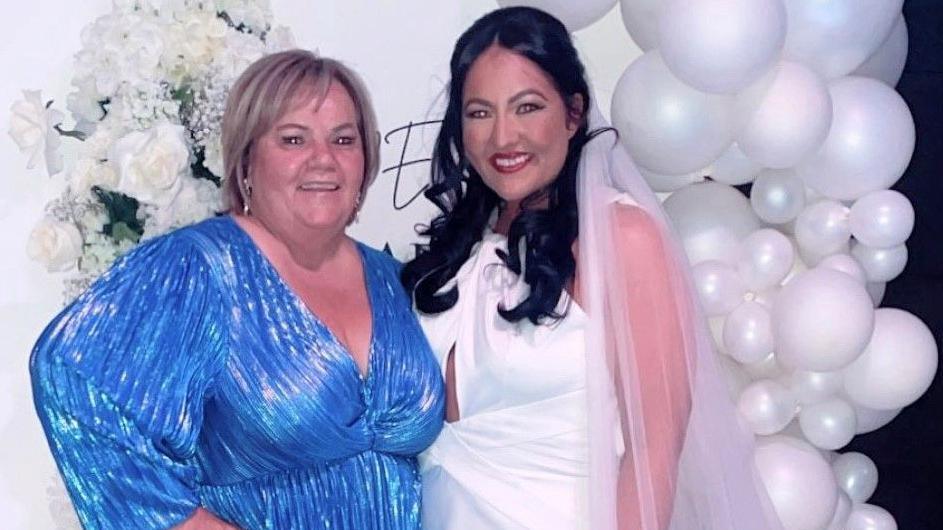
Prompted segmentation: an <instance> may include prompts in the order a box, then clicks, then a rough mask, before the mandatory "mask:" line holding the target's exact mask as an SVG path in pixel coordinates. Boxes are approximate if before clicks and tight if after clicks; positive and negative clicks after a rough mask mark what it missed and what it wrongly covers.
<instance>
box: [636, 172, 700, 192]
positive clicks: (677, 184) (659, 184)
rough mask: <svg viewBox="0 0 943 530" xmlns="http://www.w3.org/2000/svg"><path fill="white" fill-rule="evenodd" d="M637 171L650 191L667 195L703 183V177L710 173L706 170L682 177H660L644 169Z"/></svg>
mask: <svg viewBox="0 0 943 530" xmlns="http://www.w3.org/2000/svg"><path fill="white" fill-rule="evenodd" d="M638 170H639V173H641V174H642V177H644V178H645V182H647V183H648V185H649V187H651V188H652V191H656V192H659V193H669V192H672V191H676V190H680V189H681V188H683V187H685V186H687V185H688V184H694V183H695V182H703V181H704V175H707V174H708V173H710V172H709V171H707V170H702V171H694V172H692V173H686V174H684V175H661V174H659V173H655V172H654V171H650V170H648V169H645V168H644V167H639V168H638Z"/></svg>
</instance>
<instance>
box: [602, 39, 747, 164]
mask: <svg viewBox="0 0 943 530" xmlns="http://www.w3.org/2000/svg"><path fill="white" fill-rule="evenodd" d="M735 104H736V98H735V97H733V96H725V95H716V94H707V93H704V92H699V91H698V90H695V89H694V88H691V87H690V86H688V85H686V84H684V83H682V82H681V81H679V80H678V79H677V78H676V77H675V76H674V75H673V74H672V73H671V72H670V71H669V70H668V67H667V66H665V63H664V61H662V58H661V55H660V54H659V52H658V51H657V50H652V51H649V52H647V53H645V55H643V56H641V57H639V58H638V59H636V60H635V62H633V63H632V64H630V65H629V67H628V68H627V69H626V71H625V73H624V74H622V77H621V78H620V79H619V82H618V83H617V84H616V88H615V90H614V91H613V98H612V108H611V114H612V123H613V125H615V127H616V129H618V130H619V133H620V138H621V139H622V141H623V142H624V143H625V145H626V147H627V148H628V150H629V152H630V153H631V154H632V158H633V159H634V160H635V162H636V163H638V164H639V165H640V166H642V167H644V168H646V169H650V170H652V171H654V172H656V173H660V174H663V175H683V174H685V173H689V172H691V171H697V170H699V169H701V168H703V167H706V166H707V165H708V164H710V163H711V162H713V161H714V160H716V159H717V157H718V156H720V155H721V154H722V153H723V152H724V151H726V150H727V148H728V147H730V144H731V143H732V142H733V135H734V132H735V126H736V120H735V114H734V108H735Z"/></svg>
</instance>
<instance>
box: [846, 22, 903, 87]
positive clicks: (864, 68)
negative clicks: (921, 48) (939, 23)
mask: <svg viewBox="0 0 943 530" xmlns="http://www.w3.org/2000/svg"><path fill="white" fill-rule="evenodd" d="M907 48H908V38H907V23H906V22H905V21H904V15H900V16H898V17H897V22H896V23H895V24H894V29H892V30H891V34H890V35H889V36H888V37H887V39H885V40H884V43H883V44H881V46H880V47H879V48H878V49H877V51H876V52H874V53H873V54H872V55H871V57H869V58H868V60H867V61H865V62H864V64H862V65H861V66H859V67H858V68H857V69H855V71H854V72H852V75H860V76H864V77H871V78H874V79H877V80H879V81H883V82H884V83H887V85H888V86H895V85H897V82H898V81H900V76H901V74H903V73H904V65H905V64H906V63H907Z"/></svg>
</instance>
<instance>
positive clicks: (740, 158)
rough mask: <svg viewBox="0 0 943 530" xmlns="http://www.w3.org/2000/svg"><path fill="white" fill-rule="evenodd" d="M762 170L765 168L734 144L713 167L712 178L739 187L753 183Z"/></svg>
mask: <svg viewBox="0 0 943 530" xmlns="http://www.w3.org/2000/svg"><path fill="white" fill-rule="evenodd" d="M761 169H763V168H762V167H761V166H760V165H759V164H757V163H756V162H754V161H752V160H750V159H749V158H747V156H746V155H744V154H743V151H741V150H740V147H739V146H738V145H737V144H735V143H734V144H731V145H730V147H729V148H728V149H727V150H726V151H724V154H722V155H720V157H719V158H718V159H717V160H715V161H714V163H713V164H712V165H711V172H710V176H711V178H712V179H714V180H716V181H717V182H723V183H724V184H730V185H731V186H739V185H741V184H748V183H750V182H753V179H755V178H756V176H757V175H758V174H759V173H760V170H761Z"/></svg>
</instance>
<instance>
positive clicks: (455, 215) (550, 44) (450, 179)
mask: <svg viewBox="0 0 943 530" xmlns="http://www.w3.org/2000/svg"><path fill="white" fill-rule="evenodd" d="M493 44H496V45H498V46H501V47H503V48H506V49H508V50H510V51H513V52H515V53H518V54H520V55H522V56H524V57H526V58H527V59H529V60H531V61H532V62H534V63H535V64H537V66H539V67H540V68H541V69H542V70H543V71H544V72H546V73H547V75H548V76H549V77H550V78H551V79H552V80H553V83H554V85H555V87H556V89H557V91H558V92H559V93H560V95H561V96H562V97H563V100H564V102H565V105H566V107H567V109H568V111H570V110H571V107H572V106H573V103H574V102H581V106H582V108H578V109H573V110H572V111H573V112H578V113H579V116H580V118H581V123H580V125H579V128H578V130H577V131H576V134H574V135H573V137H572V138H571V139H570V142H569V146H568V151H567V156H566V160H565V161H564V163H563V168H562V169H561V170H560V174H559V175H558V176H557V178H556V179H554V181H553V183H551V184H550V185H549V186H548V188H546V189H543V190H539V191H538V192H536V193H535V194H533V195H532V196H530V197H528V198H525V199H524V200H523V201H521V211H520V213H519V214H518V215H517V216H516V217H515V218H514V220H513V222H512V223H511V227H510V230H509V233H508V252H506V253H505V252H501V251H499V252H498V255H499V257H500V258H501V260H502V261H503V262H504V263H505V265H506V266H507V267H508V268H510V269H511V270H512V271H514V273H516V274H521V268H522V267H521V258H522V256H521V249H522V248H523V251H524V256H523V258H524V262H525V263H526V267H524V281H525V282H526V283H527V285H528V286H529V287H530V294H529V296H528V297H527V298H526V299H524V300H523V301H521V302H520V303H519V304H518V305H517V306H515V307H511V308H506V307H500V306H499V307H498V308H497V309H498V312H499V313H500V314H501V316H502V317H503V318H504V319H505V320H508V321H510V322H517V321H520V320H521V319H524V318H527V319H528V320H530V321H531V322H533V323H534V324H540V323H541V322H544V321H546V320H548V319H549V320H557V319H560V318H562V317H563V316H564V315H563V314H560V313H558V312H557V311H556V307H557V304H558V303H559V300H560V296H561V294H562V293H563V289H564V288H565V287H566V284H567V283H568V282H569V281H570V280H571V279H572V278H573V276H574V273H575V271H576V260H575V258H574V257H573V251H572V246H573V242H574V241H575V240H576V237H577V235H578V232H579V230H578V220H579V214H578V212H577V203H576V172H577V167H578V165H579V159H580V153H581V151H582V149H583V146H584V145H585V144H586V142H587V141H589V140H590V139H591V137H592V136H593V135H592V134H590V133H589V132H588V130H587V123H586V121H587V120H586V114H587V112H586V111H587V109H589V108H590V107H589V105H590V99H589V97H590V95H589V87H588V85H587V83H586V77H585V68H584V67H583V63H582V62H580V59H579V56H578V54H577V52H576V48H574V46H573V42H572V40H571V39H570V35H569V33H568V32H567V30H566V27H564V25H563V24H562V23H561V22H560V21H559V20H557V19H556V18H554V17H552V16H551V15H549V14H547V13H544V12H543V11H540V10H537V9H533V8H528V7H510V8H504V9H498V10H496V11H492V12H491V13H488V14H487V15H485V16H483V17H482V18H480V19H478V21H476V22H475V23H474V24H472V26H471V27H470V28H468V30H467V31H465V33H463V34H462V36H461V37H459V39H458V42H457V43H456V44H455V50H454V51H453V52H452V59H451V62H450V69H451V75H452V80H451V83H450V85H449V89H448V104H447V107H446V110H445V117H444V118H443V121H442V128H441V129H440V131H439V136H438V138H437V139H436V143H435V149H434V151H433V154H432V182H431V185H430V186H429V188H428V189H427V190H426V191H425V196H426V198H428V199H429V200H430V201H432V202H433V203H434V204H435V205H436V206H437V207H438V208H439V209H440V210H441V211H442V213H441V214H440V215H438V216H437V217H435V218H434V219H433V220H432V222H431V223H430V225H429V226H428V227H424V228H421V229H420V230H419V234H420V235H422V236H427V237H428V238H429V239H428V243H426V244H421V245H417V246H416V257H415V258H414V259H413V260H412V261H410V262H409V263H407V264H406V265H405V266H404V267H403V269H402V272H401V275H400V279H401V281H402V283H403V285H404V286H405V288H406V290H407V291H408V292H409V293H410V294H411V295H412V297H413V300H414V301H415V304H416V307H417V309H418V310H419V311H422V312H423V313H440V312H442V311H445V310H447V309H449V308H451V307H452V306H454V305H455V302H456V301H457V300H458V297H459V292H458V287H457V286H455V287H452V288H451V289H449V290H447V291H445V292H442V293H439V292H438V291H439V290H440V289H441V288H442V287H443V286H444V285H445V284H446V283H447V282H448V281H449V280H451V279H452V278H453V277H454V276H455V274H456V273H457V272H458V270H459V268H460V267H461V266H462V264H463V263H464V262H465V261H466V260H467V259H468V257H469V255H470V254H471V251H472V247H474V245H475V243H477V242H479V241H481V238H482V236H483V232H484V230H485V228H486V226H487V223H488V221H489V219H490V217H491V214H492V212H494V210H495V208H497V207H500V206H501V205H502V204H501V203H502V201H501V199H500V198H499V197H498V195H497V194H496V193H495V192H494V191H492V190H491V189H490V188H488V186H486V185H485V183H484V182H483V181H482V179H481V175H479V174H478V172H477V171H476V170H475V168H474V167H472V165H471V164H470V163H469V162H468V160H467V158H466V156H465V148H464V145H463V143H462V99H463V98H462V95H463V94H462V93H463V90H464V86H465V78H466V76H467V75H468V72H469V70H470V69H471V67H472V64H473V63H474V62H475V60H476V59H477V58H478V57H479V56H480V55H481V54H482V53H483V52H484V51H485V50H487V49H488V48H489V47H490V46H492V45H493ZM576 95H579V96H581V98H582V99H579V98H576V97H575V96H576ZM561 134H563V132H562V131H561ZM544 197H546V199H547V207H546V208H543V207H541V208H528V206H529V205H532V204H533V203H534V202H536V200H538V199H543V198H544ZM522 241H523V245H522V244H521V243H522Z"/></svg>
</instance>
